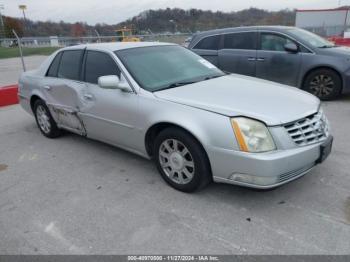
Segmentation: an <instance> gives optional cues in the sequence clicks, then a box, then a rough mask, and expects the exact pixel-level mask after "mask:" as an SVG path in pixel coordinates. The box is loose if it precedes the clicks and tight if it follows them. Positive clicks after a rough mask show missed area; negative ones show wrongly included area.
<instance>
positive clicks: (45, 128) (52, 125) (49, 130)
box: [34, 99, 62, 138]
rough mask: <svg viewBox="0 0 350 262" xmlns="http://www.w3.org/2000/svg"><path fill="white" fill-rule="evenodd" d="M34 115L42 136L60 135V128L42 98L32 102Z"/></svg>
mask: <svg viewBox="0 0 350 262" xmlns="http://www.w3.org/2000/svg"><path fill="white" fill-rule="evenodd" d="M34 115H35V120H36V124H37V125H38V127H39V130H40V131H41V133H42V134H43V135H44V136H46V137H48V138H56V137H58V136H60V135H61V133H62V131H61V129H59V128H58V127H57V124H56V122H55V120H54V119H53V117H52V115H51V113H50V110H49V108H48V107H47V105H46V104H45V102H44V101H43V100H40V99H39V100H37V101H36V102H35V103H34Z"/></svg>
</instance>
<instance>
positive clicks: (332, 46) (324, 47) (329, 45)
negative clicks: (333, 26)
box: [318, 45, 336, 48]
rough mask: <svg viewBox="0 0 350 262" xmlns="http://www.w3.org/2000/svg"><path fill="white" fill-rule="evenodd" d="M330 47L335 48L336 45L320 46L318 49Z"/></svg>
mask: <svg viewBox="0 0 350 262" xmlns="http://www.w3.org/2000/svg"><path fill="white" fill-rule="evenodd" d="M332 47H336V45H322V46H319V47H318V48H332Z"/></svg>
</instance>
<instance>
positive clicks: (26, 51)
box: [0, 47, 59, 59]
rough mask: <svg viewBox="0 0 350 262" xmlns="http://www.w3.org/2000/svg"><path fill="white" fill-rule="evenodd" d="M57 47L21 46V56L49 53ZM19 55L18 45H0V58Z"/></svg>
mask: <svg viewBox="0 0 350 262" xmlns="http://www.w3.org/2000/svg"><path fill="white" fill-rule="evenodd" d="M57 49H59V47H23V48H22V51H23V56H30V55H50V54H52V53H53V52H54V51H56V50H57ZM11 57H19V48H18V47H0V59H2V58H11Z"/></svg>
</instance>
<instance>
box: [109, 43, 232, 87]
mask: <svg viewBox="0 0 350 262" xmlns="http://www.w3.org/2000/svg"><path fill="white" fill-rule="evenodd" d="M115 54H116V55H117V56H118V57H119V58H120V59H121V61H122V62H123V64H124V65H125V67H126V68H127V69H128V71H129V73H130V74H131V75H132V76H133V78H134V79H135V80H136V82H137V83H138V84H139V85H140V86H141V87H142V88H143V89H146V90H148V91H151V92H155V91H160V90H164V89H168V88H174V87H178V86H181V85H186V84H190V83H194V82H198V81H204V80H207V79H210V78H214V77H220V76H223V75H225V74H224V73H223V72H222V71H221V70H219V69H218V68H216V67H215V66H214V65H212V64H211V63H209V62H208V61H207V60H205V59H203V58H201V57H200V56H198V55H196V54H194V53H193V52H191V51H189V50H187V49H186V48H184V47H181V46H176V45H168V46H151V47H138V48H130V49H124V50H119V51H116V52H115Z"/></svg>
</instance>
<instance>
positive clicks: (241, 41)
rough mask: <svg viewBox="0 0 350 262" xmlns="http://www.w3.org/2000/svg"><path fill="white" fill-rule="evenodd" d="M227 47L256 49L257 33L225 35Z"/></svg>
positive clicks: (225, 45)
mask: <svg viewBox="0 0 350 262" xmlns="http://www.w3.org/2000/svg"><path fill="white" fill-rule="evenodd" d="M224 48H225V49H245V50H254V49H256V33H255V32H244V33H233V34H225V35H224Z"/></svg>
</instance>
